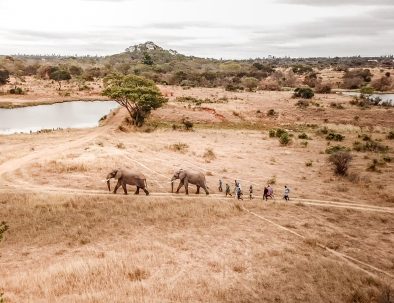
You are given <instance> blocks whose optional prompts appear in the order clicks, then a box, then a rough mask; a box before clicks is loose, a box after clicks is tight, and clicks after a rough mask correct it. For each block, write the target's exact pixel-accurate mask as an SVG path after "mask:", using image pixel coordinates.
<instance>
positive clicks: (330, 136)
mask: <svg viewBox="0 0 394 303" xmlns="http://www.w3.org/2000/svg"><path fill="white" fill-rule="evenodd" d="M344 138H345V136H343V135H341V134H336V133H329V134H328V135H327V137H326V140H329V141H343V139H344Z"/></svg>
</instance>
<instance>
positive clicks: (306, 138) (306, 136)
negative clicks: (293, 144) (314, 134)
mask: <svg viewBox="0 0 394 303" xmlns="http://www.w3.org/2000/svg"><path fill="white" fill-rule="evenodd" d="M298 139H304V140H308V139H309V137H308V135H307V134H306V133H302V134H299V135H298Z"/></svg>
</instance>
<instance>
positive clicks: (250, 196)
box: [249, 185, 253, 200]
mask: <svg viewBox="0 0 394 303" xmlns="http://www.w3.org/2000/svg"><path fill="white" fill-rule="evenodd" d="M252 199H253V186H252V185H251V186H250V187H249V200H252Z"/></svg>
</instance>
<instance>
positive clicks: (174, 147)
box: [168, 143, 189, 153]
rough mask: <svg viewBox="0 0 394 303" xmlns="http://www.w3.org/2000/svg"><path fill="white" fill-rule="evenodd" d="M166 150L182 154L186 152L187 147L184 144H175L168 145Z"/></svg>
mask: <svg viewBox="0 0 394 303" xmlns="http://www.w3.org/2000/svg"><path fill="white" fill-rule="evenodd" d="M168 148H169V149H170V150H172V151H175V152H180V153H184V152H186V151H187V150H188V148H189V145H187V144H186V143H175V144H172V145H170V146H169V147H168Z"/></svg>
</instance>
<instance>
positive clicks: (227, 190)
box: [226, 183, 233, 197]
mask: <svg viewBox="0 0 394 303" xmlns="http://www.w3.org/2000/svg"><path fill="white" fill-rule="evenodd" d="M227 195H230V197H232V196H233V195H232V194H231V192H230V185H228V183H226V197H227Z"/></svg>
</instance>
